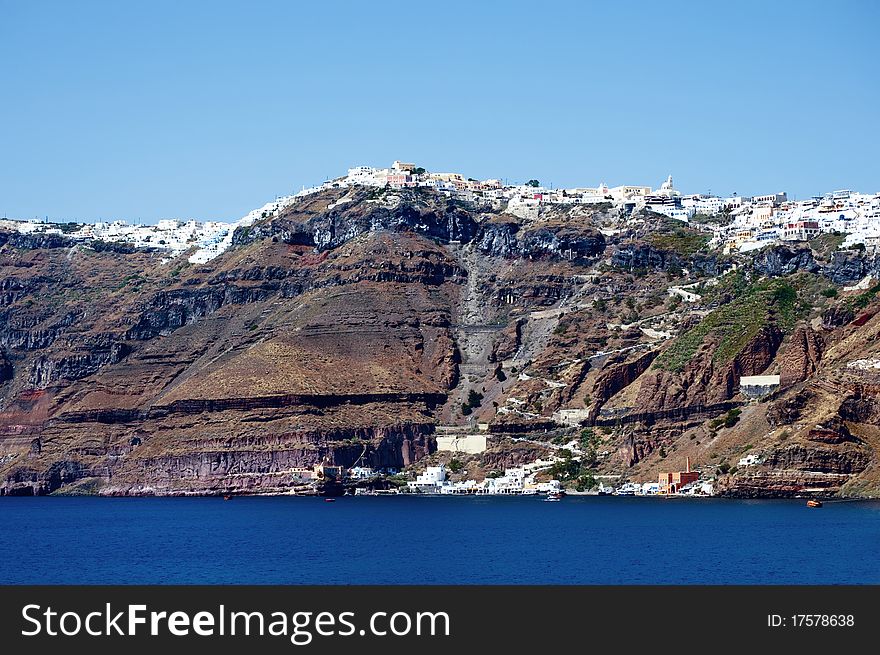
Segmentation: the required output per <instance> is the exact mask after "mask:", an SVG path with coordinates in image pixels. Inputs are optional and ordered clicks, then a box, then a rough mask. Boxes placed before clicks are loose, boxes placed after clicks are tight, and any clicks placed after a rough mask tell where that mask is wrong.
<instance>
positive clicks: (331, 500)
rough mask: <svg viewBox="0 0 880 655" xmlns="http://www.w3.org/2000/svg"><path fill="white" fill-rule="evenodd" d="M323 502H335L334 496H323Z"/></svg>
mask: <svg viewBox="0 0 880 655" xmlns="http://www.w3.org/2000/svg"><path fill="white" fill-rule="evenodd" d="M324 502H325V503H335V502H336V499H335V498H325V499H324Z"/></svg>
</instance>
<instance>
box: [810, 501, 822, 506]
mask: <svg viewBox="0 0 880 655" xmlns="http://www.w3.org/2000/svg"><path fill="white" fill-rule="evenodd" d="M807 507H822V501H821V500H808V501H807Z"/></svg>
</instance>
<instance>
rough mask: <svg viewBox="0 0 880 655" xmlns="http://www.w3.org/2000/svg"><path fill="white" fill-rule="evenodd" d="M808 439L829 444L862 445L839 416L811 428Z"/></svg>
mask: <svg viewBox="0 0 880 655" xmlns="http://www.w3.org/2000/svg"><path fill="white" fill-rule="evenodd" d="M807 439H808V440H809V441H818V442H821V443H827V444H841V443H846V442H852V443H861V440H860V439H858V438H857V437H854V436H853V435H852V433H851V432H850V431H849V428H848V427H847V426H846V423H845V422H844V421H843V419H842V418H840V417H839V416H833V417H831V418H830V419H828V420H827V421H823V422H822V423H820V424H819V425H816V426H815V427H813V428H811V429H810V431H809V432H808V433H807Z"/></svg>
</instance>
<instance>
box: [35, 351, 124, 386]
mask: <svg viewBox="0 0 880 655" xmlns="http://www.w3.org/2000/svg"><path fill="white" fill-rule="evenodd" d="M130 352H131V347H130V346H128V345H127V344H124V343H114V344H112V345H111V346H110V347H108V348H101V349H96V350H93V351H91V352H87V353H80V354H76V355H67V356H64V357H60V358H58V359H51V358H49V357H39V358H37V359H36V361H34V363H33V365H32V366H31V371H30V374H29V376H28V385H29V386H30V387H31V388H33V389H44V388H46V387H48V386H49V385H50V384H52V383H54V382H57V381H58V380H62V379H64V380H78V379H80V378H84V377H86V376H89V375H92V374H93V373H95V372H96V371H97V370H98V369H100V368H101V367H102V366H104V365H106V364H116V363H117V362H121V361H122V360H123V358H125V356H126V355H128V353H130Z"/></svg>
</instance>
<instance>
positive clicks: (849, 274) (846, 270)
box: [822, 250, 880, 284]
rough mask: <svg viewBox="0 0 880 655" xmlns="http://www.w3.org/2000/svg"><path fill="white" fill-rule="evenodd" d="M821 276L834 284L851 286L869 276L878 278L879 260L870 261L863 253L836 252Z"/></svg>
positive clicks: (879, 270) (879, 275)
mask: <svg viewBox="0 0 880 655" xmlns="http://www.w3.org/2000/svg"><path fill="white" fill-rule="evenodd" d="M822 274H823V275H824V276H825V277H827V278H828V279H829V280H831V281H832V282H834V284H853V283H855V282H858V281H859V280H861V279H862V278H863V277H865V276H866V275H869V274H873V275H875V276H878V277H880V260H878V259H876V258H875V259H873V260H872V259H870V258H868V257H867V256H866V255H865V253H863V252H854V251H849V250H846V251H844V250H838V251H836V252H834V253H833V254H832V255H831V261H830V262H829V263H828V265H827V266H826V267H825V268H824V269H823V271H822Z"/></svg>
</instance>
